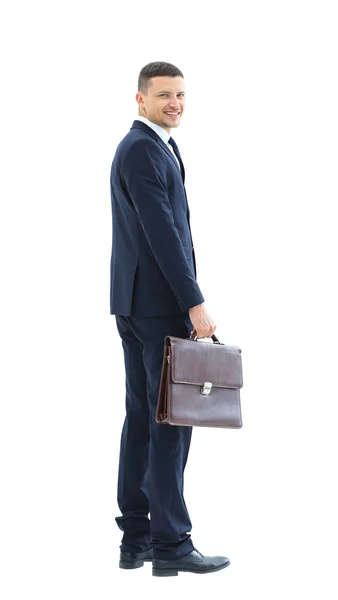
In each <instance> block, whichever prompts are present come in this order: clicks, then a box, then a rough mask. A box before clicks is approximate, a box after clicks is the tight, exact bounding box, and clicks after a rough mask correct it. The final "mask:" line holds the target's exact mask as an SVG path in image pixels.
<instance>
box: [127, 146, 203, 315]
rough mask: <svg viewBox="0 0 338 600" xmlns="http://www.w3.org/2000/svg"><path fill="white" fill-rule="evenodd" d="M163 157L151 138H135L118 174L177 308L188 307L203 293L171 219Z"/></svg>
mask: <svg viewBox="0 0 338 600" xmlns="http://www.w3.org/2000/svg"><path fill="white" fill-rule="evenodd" d="M164 160H165V157H164V156H162V153H161V150H160V149H159V148H158V146H157V145H155V144H154V142H153V141H152V140H149V142H148V141H147V140H142V142H141V141H140V142H136V143H134V144H133V145H132V146H131V148H130V149H129V151H128V153H127V155H126V156H125V159H124V163H123V167H122V169H121V175H122V179H123V180H124V182H125V185H126V188H127V190H128V193H129V195H130V198H131V200H132V202H133V205H134V207H135V210H136V212H137V215H138V218H139V221H140V223H141V226H142V228H143V231H144V234H145V237H146V239H147V241H148V243H149V246H150V247H151V250H152V252H153V254H154V256H155V259H156V261H157V263H158V265H159V267H160V269H161V270H162V272H163V274H164V276H165V278H166V280H167V281H168V283H169V285H170V287H171V289H172V291H173V293H174V295H175V298H176V300H177V302H178V304H179V306H180V308H181V309H182V310H183V311H188V310H189V308H191V307H192V306H196V305H197V304H201V303H202V302H204V297H203V295H202V292H201V290H200V288H199V286H198V284H197V281H196V279H195V276H194V273H193V272H192V270H191V268H190V265H189V263H188V260H187V257H186V255H185V252H184V249H183V246H182V243H181V240H180V236H179V233H178V231H177V228H176V225H175V222H174V217H173V213H172V209H171V204H170V201H169V197H168V193H167V187H166V181H165V163H164Z"/></svg>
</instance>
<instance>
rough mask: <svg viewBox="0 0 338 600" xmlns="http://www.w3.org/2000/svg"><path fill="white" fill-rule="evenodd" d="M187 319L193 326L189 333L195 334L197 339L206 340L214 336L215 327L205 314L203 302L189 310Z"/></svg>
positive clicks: (206, 313) (207, 314)
mask: <svg viewBox="0 0 338 600" xmlns="http://www.w3.org/2000/svg"><path fill="white" fill-rule="evenodd" d="M189 318H190V321H191V322H192V324H193V326H194V329H193V330H192V332H191V333H194V332H195V335H196V334H197V338H207V337H211V336H212V335H213V334H214V332H215V329H216V325H215V323H214V322H213V320H212V318H211V317H210V315H209V313H208V312H207V310H206V308H205V306H204V302H203V303H202V304H197V306H193V307H192V308H189Z"/></svg>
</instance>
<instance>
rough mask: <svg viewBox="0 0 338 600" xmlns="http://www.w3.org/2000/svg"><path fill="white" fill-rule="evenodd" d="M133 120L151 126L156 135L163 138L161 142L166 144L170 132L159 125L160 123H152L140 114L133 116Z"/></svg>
mask: <svg viewBox="0 0 338 600" xmlns="http://www.w3.org/2000/svg"><path fill="white" fill-rule="evenodd" d="M135 120H137V121H142V123H145V124H146V125H148V126H149V127H151V129H153V130H154V131H155V133H157V135H159V136H160V138H161V139H162V140H163V142H164V143H165V144H168V142H169V138H170V134H169V133H168V132H167V131H166V130H165V129H163V127H161V126H160V125H157V124H156V123H153V122H152V121H149V119H147V118H146V117H142V116H140V115H139V116H137V117H135Z"/></svg>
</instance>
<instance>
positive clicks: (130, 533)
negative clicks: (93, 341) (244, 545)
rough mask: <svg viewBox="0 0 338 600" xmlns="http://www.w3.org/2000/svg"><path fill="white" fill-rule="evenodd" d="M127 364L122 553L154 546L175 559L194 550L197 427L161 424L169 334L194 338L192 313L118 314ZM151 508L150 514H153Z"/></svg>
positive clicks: (120, 519) (122, 453) (120, 485)
mask: <svg viewBox="0 0 338 600" xmlns="http://www.w3.org/2000/svg"><path fill="white" fill-rule="evenodd" d="M115 319H116V325H117V329H118V332H119V335H120V337H121V340H122V347H123V351H124V364H125V384H126V416H125V420H124V424H123V428H122V434H121V446H120V458H119V472H118V485H117V488H118V495H117V501H118V506H119V509H120V511H121V513H122V516H120V517H116V519H115V520H116V523H117V525H118V527H119V528H120V530H121V531H123V537H122V541H121V546H120V549H121V551H122V552H140V551H142V550H146V549H148V548H150V547H152V548H153V554H154V557H155V558H162V559H168V560H169V559H170V560H171V559H175V558H181V557H182V556H185V555H186V554H189V552H191V551H192V550H193V549H194V546H193V543H192V540H191V536H190V533H189V531H190V530H191V521H190V517H189V514H188V510H187V507H186V504H185V500H184V497H183V479H184V477H183V473H184V469H185V465H186V462H187V458H188V453H189V448H190V442H191V435H192V427H190V426H189V427H187V426H172V425H167V424H161V425H160V424H159V423H156V420H155V414H156V406H157V400H158V393H159V385H160V378H161V371H162V363H163V352H164V338H165V336H166V335H173V336H176V337H181V338H188V337H189V336H190V332H191V331H192V330H193V324H192V322H191V320H190V318H189V313H182V314H179V315H165V316H157V317H135V316H122V315H115ZM149 512H150V518H149V517H148V515H149Z"/></svg>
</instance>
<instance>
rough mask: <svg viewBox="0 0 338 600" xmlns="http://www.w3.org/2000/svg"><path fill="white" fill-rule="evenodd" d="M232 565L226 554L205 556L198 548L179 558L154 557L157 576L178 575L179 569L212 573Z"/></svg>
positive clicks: (154, 572) (154, 569)
mask: <svg viewBox="0 0 338 600" xmlns="http://www.w3.org/2000/svg"><path fill="white" fill-rule="evenodd" d="M228 565H230V561H229V559H228V558H226V556H203V554H201V553H200V552H198V550H196V548H194V550H193V551H192V552H190V554H187V556H183V558H178V559H177V560H162V559H158V558H154V559H153V575H155V577H170V576H171V575H178V572H179V571H188V572H190V573H212V572H213V571H220V570H221V569H225V567H227V566H228Z"/></svg>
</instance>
